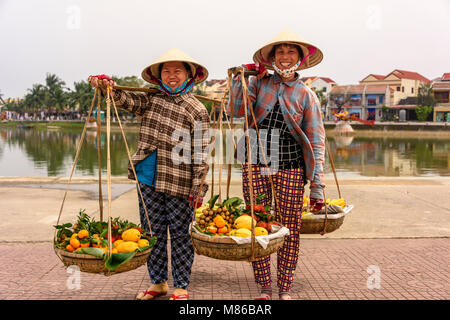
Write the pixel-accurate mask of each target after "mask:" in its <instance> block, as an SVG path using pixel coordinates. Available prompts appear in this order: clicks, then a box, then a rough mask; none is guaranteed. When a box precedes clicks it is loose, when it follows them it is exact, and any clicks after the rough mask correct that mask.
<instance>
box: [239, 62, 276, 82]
mask: <svg viewBox="0 0 450 320" xmlns="http://www.w3.org/2000/svg"><path fill="white" fill-rule="evenodd" d="M242 66H243V67H244V68H245V69H246V70H248V71H256V72H258V75H257V76H256V78H258V79H262V78H264V77H266V76H268V75H269V72H268V71H267V69H266V67H264V65H262V64H259V63H250V64H244V65H242Z"/></svg>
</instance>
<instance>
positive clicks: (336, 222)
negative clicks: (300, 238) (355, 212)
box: [300, 216, 345, 234]
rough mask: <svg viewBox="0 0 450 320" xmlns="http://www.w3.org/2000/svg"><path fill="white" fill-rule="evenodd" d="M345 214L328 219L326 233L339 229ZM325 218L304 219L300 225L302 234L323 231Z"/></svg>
mask: <svg viewBox="0 0 450 320" xmlns="http://www.w3.org/2000/svg"><path fill="white" fill-rule="evenodd" d="M344 218H345V216H342V217H340V218H337V219H327V227H326V233H330V232H333V231H334V230H337V229H339V227H340V226H341V225H342V223H343V222H344ZM324 223H325V219H304V220H302V226H301V227H300V233H301V234H317V233H321V232H322V231H323V226H324Z"/></svg>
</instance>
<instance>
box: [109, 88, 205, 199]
mask: <svg viewBox="0 0 450 320" xmlns="http://www.w3.org/2000/svg"><path fill="white" fill-rule="evenodd" d="M114 101H115V103H116V106H117V107H119V108H121V109H124V110H126V111H129V112H131V113H134V114H136V115H138V116H141V117H142V120H141V127H140V131H139V141H138V146H137V151H136V153H135V154H134V155H133V156H132V157H131V161H132V162H133V165H134V166H135V167H136V165H137V164H138V163H139V162H141V161H142V160H144V159H145V158H146V157H147V156H148V155H149V154H151V153H152V152H153V151H155V150H156V149H158V153H157V163H156V171H157V172H156V185H155V190H156V191H157V192H164V193H167V194H170V195H173V196H176V197H180V198H185V199H187V198H189V195H191V194H192V195H198V194H200V195H201V196H204V195H205V194H206V191H207V190H208V184H207V183H206V182H204V184H203V190H202V191H201V192H200V190H199V189H200V184H201V181H202V179H203V176H204V174H203V172H204V170H205V167H206V168H207V169H206V170H208V169H209V166H208V163H207V150H208V149H207V147H208V144H209V142H210V137H209V128H210V123H209V115H208V112H207V111H206V108H205V107H204V105H203V104H202V103H201V102H200V101H198V100H197V99H196V98H195V97H194V96H193V95H192V94H191V93H190V92H189V93H186V94H183V95H180V96H177V97H171V96H168V95H166V94H164V93H156V94H151V93H142V92H128V91H122V90H115V92H114ZM187 153H188V154H187ZM174 155H175V158H174ZM174 159H175V160H174ZM128 178H129V179H133V180H135V177H134V174H133V170H132V168H131V164H128Z"/></svg>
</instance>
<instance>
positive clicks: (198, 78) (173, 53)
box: [142, 48, 208, 84]
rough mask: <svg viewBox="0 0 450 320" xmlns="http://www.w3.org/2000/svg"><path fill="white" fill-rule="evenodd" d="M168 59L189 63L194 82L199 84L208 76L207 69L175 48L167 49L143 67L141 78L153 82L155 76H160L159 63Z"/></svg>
mask: <svg viewBox="0 0 450 320" xmlns="http://www.w3.org/2000/svg"><path fill="white" fill-rule="evenodd" d="M169 61H181V62H186V63H187V64H189V66H190V67H191V73H192V76H193V77H194V82H195V84H199V83H201V82H203V81H205V80H206V78H208V70H207V69H206V68H205V67H204V66H202V65H201V64H199V63H198V62H197V61H195V60H194V59H192V58H191V57H189V56H188V55H187V54H186V53H184V52H183V51H181V50H180V49H177V48H172V49H169V50H168V51H166V53H164V54H163V55H162V56H161V57H159V58H158V59H156V61H155V62H153V63H152V64H151V65H149V66H148V67H147V68H145V69H144V70H143V71H142V78H143V79H144V80H145V81H148V82H150V83H155V78H158V79H160V78H161V75H160V74H159V65H160V64H162V63H164V62H169ZM152 77H153V78H152Z"/></svg>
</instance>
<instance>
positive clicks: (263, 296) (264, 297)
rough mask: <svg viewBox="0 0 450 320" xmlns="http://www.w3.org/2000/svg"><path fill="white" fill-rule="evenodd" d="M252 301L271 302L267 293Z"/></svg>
mask: <svg viewBox="0 0 450 320" xmlns="http://www.w3.org/2000/svg"><path fill="white" fill-rule="evenodd" d="M253 300H272V297H271V296H270V295H268V294H267V293H261V295H260V296H259V297H258V298H255V299H253Z"/></svg>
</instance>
